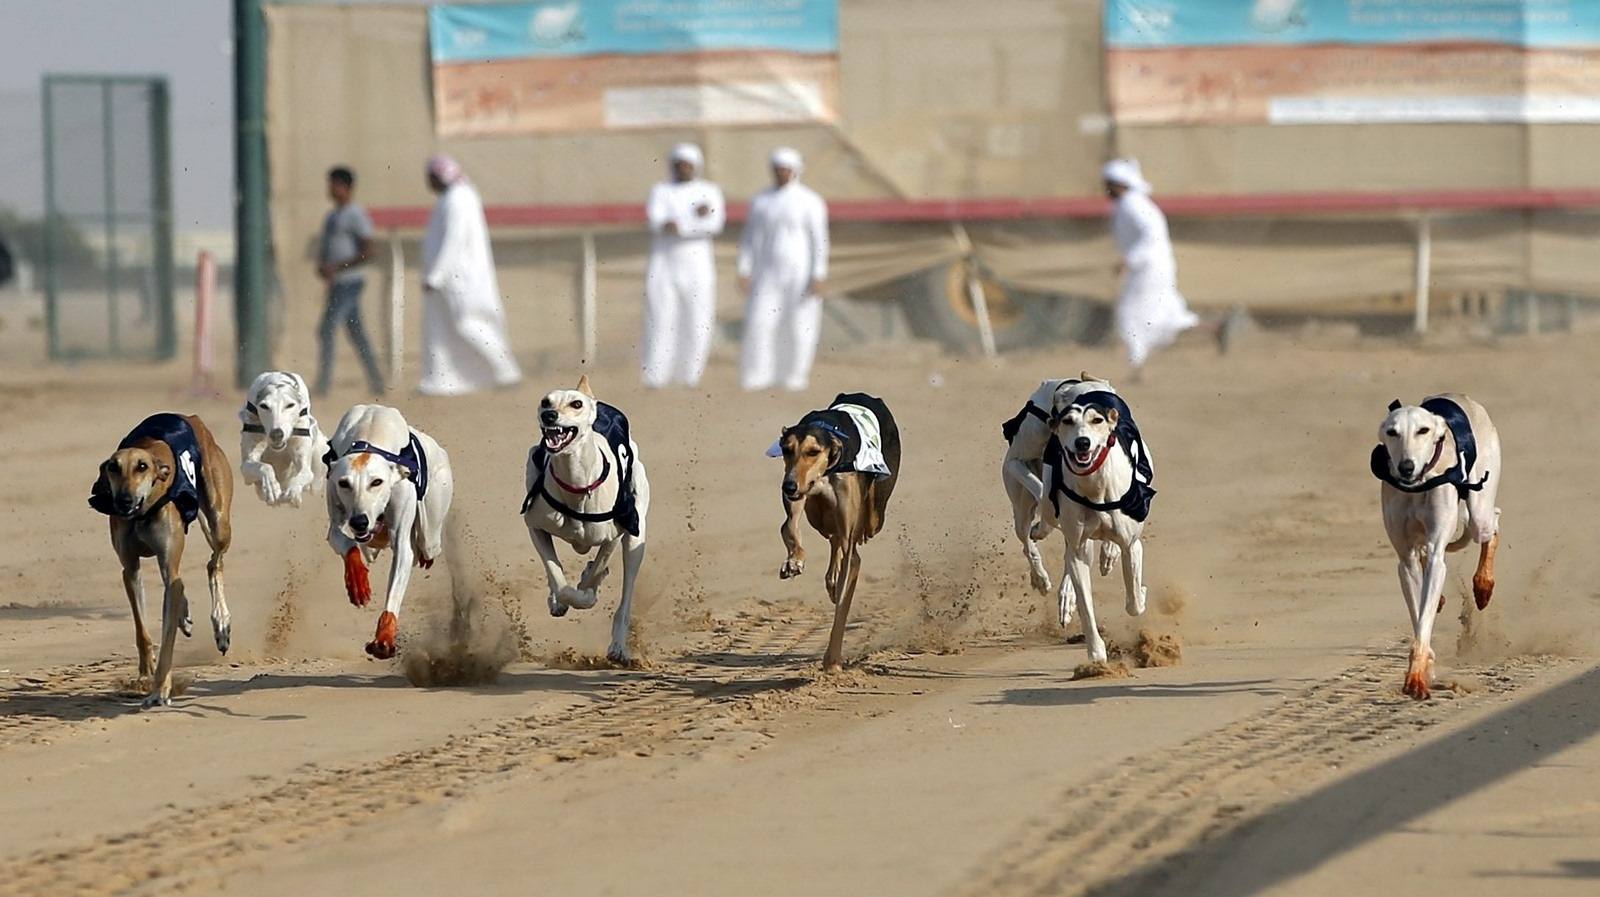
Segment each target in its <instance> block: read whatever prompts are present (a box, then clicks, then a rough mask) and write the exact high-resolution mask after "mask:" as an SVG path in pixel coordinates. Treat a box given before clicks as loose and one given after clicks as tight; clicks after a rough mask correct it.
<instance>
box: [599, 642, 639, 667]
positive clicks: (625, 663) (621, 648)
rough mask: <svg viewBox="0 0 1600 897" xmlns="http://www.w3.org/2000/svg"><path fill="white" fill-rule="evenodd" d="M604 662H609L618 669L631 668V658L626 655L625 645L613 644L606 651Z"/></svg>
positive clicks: (629, 655) (626, 647)
mask: <svg viewBox="0 0 1600 897" xmlns="http://www.w3.org/2000/svg"><path fill="white" fill-rule="evenodd" d="M606 660H609V661H611V662H612V663H614V664H616V665H617V666H619V667H631V666H633V656H632V655H631V654H629V653H628V646H627V645H618V644H615V643H613V644H612V645H611V647H609V648H607V649H606Z"/></svg>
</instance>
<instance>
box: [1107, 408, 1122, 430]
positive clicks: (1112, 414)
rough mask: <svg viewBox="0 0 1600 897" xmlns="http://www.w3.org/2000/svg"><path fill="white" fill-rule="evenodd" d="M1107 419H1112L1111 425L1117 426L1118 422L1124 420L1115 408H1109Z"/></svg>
mask: <svg viewBox="0 0 1600 897" xmlns="http://www.w3.org/2000/svg"><path fill="white" fill-rule="evenodd" d="M1106 420H1108V421H1111V426H1113V427H1115V426H1116V425H1117V422H1118V421H1120V420H1122V415H1120V414H1118V413H1117V409H1115V408H1107V409H1106Z"/></svg>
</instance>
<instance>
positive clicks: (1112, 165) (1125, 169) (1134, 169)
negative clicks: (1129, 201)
mask: <svg viewBox="0 0 1600 897" xmlns="http://www.w3.org/2000/svg"><path fill="white" fill-rule="evenodd" d="M1100 177H1101V178H1102V179H1103V180H1107V181H1110V182H1111V183H1113V184H1121V185H1122V186H1124V187H1127V188H1128V189H1129V190H1131V191H1133V192H1134V193H1149V192H1150V182H1149V181H1147V180H1145V179H1144V173H1143V172H1141V171H1140V170H1139V160H1138V159H1112V160H1111V161H1110V162H1107V163H1106V167H1105V168H1102V169H1100Z"/></svg>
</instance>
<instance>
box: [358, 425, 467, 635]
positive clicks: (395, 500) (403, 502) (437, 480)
mask: <svg viewBox="0 0 1600 897" xmlns="http://www.w3.org/2000/svg"><path fill="white" fill-rule="evenodd" d="M326 461H327V464H328V544H329V545H330V546H332V547H333V550H334V553H335V554H337V555H339V556H340V557H342V558H344V587H345V593H346V594H347V595H348V596H349V597H350V603H351V604H353V605H355V606H356V607H366V606H367V602H369V601H371V600H372V585H371V582H370V580H369V578H368V575H367V567H368V565H370V564H371V563H372V562H373V561H374V560H376V559H377V556H378V553H379V552H380V551H382V550H383V549H385V548H389V549H392V550H393V552H394V556H393V560H392V561H391V563H390V566H389V588H388V591H387V593H386V595H385V598H384V605H383V613H382V614H380V615H379V616H378V627H377V632H376V634H375V635H374V636H373V638H372V641H370V642H368V643H367V653H368V654H370V655H372V656H373V657H376V658H378V659H380V660H385V659H388V658H390V657H393V656H394V655H395V652H396V650H397V649H396V647H395V636H396V635H398V634H399V630H400V605H401V604H402V603H403V602H404V601H405V598H406V586H407V585H409V584H410V582H411V567H412V565H413V564H415V565H416V566H418V567H422V568H424V569H426V568H428V567H432V566H433V562H434V561H436V560H438V559H439V556H440V555H441V554H443V553H444V524H445V517H446V516H447V515H448V514H449V513H450V498H451V496H452V494H453V493H454V491H455V477H454V474H453V473H452V471H451V469H450V456H449V455H448V454H446V453H445V450H444V447H443V446H441V445H439V443H437V442H435V441H434V439H433V437H431V436H429V435H428V434H426V433H424V432H422V431H421V430H418V429H415V428H413V427H411V426H409V425H407V424H406V419H405V417H404V416H403V415H401V414H400V412H399V411H397V410H395V409H393V408H389V407H387V406H384V405H356V406H355V407H353V408H351V409H350V410H349V411H347V412H345V415H344V417H343V418H340V420H339V426H338V427H337V428H336V429H335V430H334V431H333V438H332V439H330V440H329V450H328V457H327V459H326Z"/></svg>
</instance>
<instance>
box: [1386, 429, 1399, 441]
mask: <svg viewBox="0 0 1600 897" xmlns="http://www.w3.org/2000/svg"><path fill="white" fill-rule="evenodd" d="M1384 435H1385V436H1393V437H1395V438H1397V439H1398V438H1399V436H1400V431H1399V430H1390V431H1389V432H1387V433H1385V434H1384Z"/></svg>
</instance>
